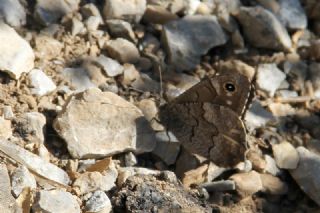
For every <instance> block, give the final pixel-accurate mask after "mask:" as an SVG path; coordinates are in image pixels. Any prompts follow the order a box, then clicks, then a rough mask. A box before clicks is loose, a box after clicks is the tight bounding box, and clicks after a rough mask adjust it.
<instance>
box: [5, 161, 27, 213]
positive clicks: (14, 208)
mask: <svg viewBox="0 0 320 213" xmlns="http://www.w3.org/2000/svg"><path fill="white" fill-rule="evenodd" d="M0 180H1V181H0V208H1V212H3V213H12V212H15V213H20V212H21V213H22V210H21V209H20V208H19V207H18V205H17V203H16V201H15V199H14V197H13V196H12V194H11V186H10V177H9V174H8V169H7V167H6V165H5V164H0Z"/></svg>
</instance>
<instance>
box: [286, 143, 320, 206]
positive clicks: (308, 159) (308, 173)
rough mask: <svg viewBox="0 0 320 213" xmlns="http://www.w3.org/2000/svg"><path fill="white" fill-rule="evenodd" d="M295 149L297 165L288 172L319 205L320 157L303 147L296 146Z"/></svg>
mask: <svg viewBox="0 0 320 213" xmlns="http://www.w3.org/2000/svg"><path fill="white" fill-rule="evenodd" d="M297 151H298V154H299V157H300V160H299V164H298V167H297V168H296V169H293V170H289V172H290V174H291V176H292V177H293V179H294V180H295V181H296V182H297V183H298V185H299V186H300V188H301V189H302V190H303V191H304V192H305V193H306V194H307V195H308V196H309V197H310V198H311V199H312V200H314V201H315V202H316V203H317V204H318V205H320V179H319V176H320V157H319V155H317V154H314V153H312V152H310V151H309V150H307V149H306V148H304V147H298V148H297Z"/></svg>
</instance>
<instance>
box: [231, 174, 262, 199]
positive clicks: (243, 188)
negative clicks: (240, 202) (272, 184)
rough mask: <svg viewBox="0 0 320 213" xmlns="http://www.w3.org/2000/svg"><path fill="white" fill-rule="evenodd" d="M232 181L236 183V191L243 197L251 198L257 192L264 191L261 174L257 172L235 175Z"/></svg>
mask: <svg viewBox="0 0 320 213" xmlns="http://www.w3.org/2000/svg"><path fill="white" fill-rule="evenodd" d="M230 179H231V180H233V181H234V182H235V183H236V189H237V190H238V191H239V193H240V194H241V195H242V197H247V196H251V195H252V194H254V193H256V192H258V191H261V190H263V185H262V181H261V178H260V174H259V173H257V172H255V171H251V172H248V173H238V174H234V175H232V176H231V177H230Z"/></svg>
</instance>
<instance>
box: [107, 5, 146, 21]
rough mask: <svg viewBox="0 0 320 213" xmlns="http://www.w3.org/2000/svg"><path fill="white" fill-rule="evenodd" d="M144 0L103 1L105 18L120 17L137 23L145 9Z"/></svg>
mask: <svg viewBox="0 0 320 213" xmlns="http://www.w3.org/2000/svg"><path fill="white" fill-rule="evenodd" d="M146 6H147V2H146V0H109V1H106V2H105V5H104V8H103V15H104V17H106V19H107V20H108V19H121V20H125V21H130V22H131V21H132V22H136V23H138V22H139V21H140V19H141V17H142V16H143V14H144V11H145V10H146Z"/></svg>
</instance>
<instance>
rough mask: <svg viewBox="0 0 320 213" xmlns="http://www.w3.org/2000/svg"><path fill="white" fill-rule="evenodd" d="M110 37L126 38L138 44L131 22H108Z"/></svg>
mask: <svg viewBox="0 0 320 213" xmlns="http://www.w3.org/2000/svg"><path fill="white" fill-rule="evenodd" d="M106 23H107V26H108V30H109V32H110V35H112V36H113V37H115V38H119V37H120V38H124V39H127V40H129V41H132V42H136V41H137V38H136V36H135V34H134V32H133V30H132V27H131V24H130V23H129V22H126V21H123V20H119V19H110V20H107V21H106Z"/></svg>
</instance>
